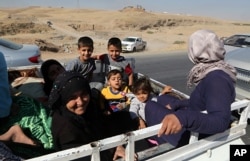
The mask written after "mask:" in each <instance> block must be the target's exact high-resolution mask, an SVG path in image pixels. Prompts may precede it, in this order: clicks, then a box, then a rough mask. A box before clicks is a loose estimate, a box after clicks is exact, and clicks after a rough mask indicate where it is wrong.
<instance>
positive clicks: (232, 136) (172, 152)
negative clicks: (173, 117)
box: [28, 100, 250, 161]
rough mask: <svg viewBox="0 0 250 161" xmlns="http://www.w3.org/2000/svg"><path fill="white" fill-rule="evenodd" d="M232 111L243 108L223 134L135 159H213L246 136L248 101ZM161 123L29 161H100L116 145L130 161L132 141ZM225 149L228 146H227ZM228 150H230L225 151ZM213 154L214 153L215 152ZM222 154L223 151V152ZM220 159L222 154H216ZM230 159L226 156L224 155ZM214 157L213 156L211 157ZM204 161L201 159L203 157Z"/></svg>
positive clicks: (160, 148) (144, 153)
mask: <svg viewBox="0 0 250 161" xmlns="http://www.w3.org/2000/svg"><path fill="white" fill-rule="evenodd" d="M231 109H232V110H238V109H244V110H243V113H242V114H241V117H240V119H239V120H238V122H236V123H234V124H233V125H232V127H231V128H230V129H228V130H226V131H225V132H222V133H218V134H215V135H212V136H210V137H207V138H205V139H202V140H198V139H197V137H198V135H197V134H195V135H194V136H193V137H191V138H192V139H190V143H189V144H188V145H185V146H183V147H180V148H178V149H173V148H174V147H173V146H171V145H169V144H167V143H166V144H165V145H164V144H163V145H160V146H156V147H153V148H149V149H145V150H143V151H141V152H138V153H137V154H138V160H150V161H163V160H167V161H171V160H178V161H179V160H189V159H192V158H193V159H197V158H199V157H204V156H202V153H206V156H207V159H209V158H212V155H213V153H214V154H216V152H212V151H213V149H216V148H217V147H220V146H223V145H226V144H227V143H230V142H234V141H235V140H236V139H240V137H241V136H242V135H245V133H246V131H245V128H246V126H247V114H248V113H249V111H250V101H248V100H241V101H237V102H234V103H233V104H232V107H231ZM160 127H161V124H159V125H155V126H152V127H148V128H145V129H141V130H136V131H132V132H129V133H127V134H121V135H117V136H114V137H110V138H106V139H103V140H99V141H96V142H92V143H90V144H87V145H83V146H80V147H76V148H71V149H68V150H63V151H60V152H56V153H52V154H48V155H44V156H41V157H37V158H33V159H29V160H28V161H37V160H39V161H57V160H58V161H59V160H60V161H66V160H74V159H77V158H81V157H84V156H90V155H91V161H100V151H103V150H106V149H110V148H113V147H116V146H118V145H125V146H126V160H127V161H133V160H134V154H135V142H136V141H139V140H142V139H145V138H148V137H150V136H154V135H156V134H157V132H158V130H159V128H160ZM194 138H195V139H194ZM234 143H235V144H243V142H240V140H239V141H237V142H234ZM227 147H229V146H228V145H227ZM228 149H229V148H228ZM214 151H216V150H214ZM224 153H225V150H224ZM219 155H220V156H221V154H219ZM224 155H228V156H229V152H228V154H224ZM214 157H216V155H215V156H214ZM203 159H204V158H203Z"/></svg>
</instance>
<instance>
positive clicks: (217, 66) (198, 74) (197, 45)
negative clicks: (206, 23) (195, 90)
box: [187, 30, 236, 87]
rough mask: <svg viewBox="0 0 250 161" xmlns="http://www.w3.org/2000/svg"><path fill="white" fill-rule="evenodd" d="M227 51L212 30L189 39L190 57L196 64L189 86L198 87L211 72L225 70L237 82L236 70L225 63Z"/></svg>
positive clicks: (189, 76)
mask: <svg viewBox="0 0 250 161" xmlns="http://www.w3.org/2000/svg"><path fill="white" fill-rule="evenodd" d="M225 53H226V51H225V49H224V44H223V43H222V42H221V40H220V39H219V38H218V36H217V35H216V34H215V33H214V32H213V31H210V30H198V31H196V32H194V33H193V34H192V35H191V36H190V38H189V46H188V57H189V59H190V60H191V61H192V62H193V63H194V64H195V66H194V67H193V68H192V69H191V71H190V72H189V75H188V82H187V84H188V86H189V87H190V86H191V85H192V84H195V85H197V84H198V83H199V82H200V80H202V79H203V78H204V77H205V76H206V75H207V74H208V73H209V72H211V71H214V70H223V71H224V72H226V73H227V74H228V75H229V76H230V77H231V78H232V79H233V81H234V82H235V81H236V70H235V68H234V67H233V66H231V65H229V64H227V63H226V62H225V61H224V55H225Z"/></svg>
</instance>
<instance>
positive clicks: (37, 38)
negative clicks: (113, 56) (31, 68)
mask: <svg viewBox="0 0 250 161" xmlns="http://www.w3.org/2000/svg"><path fill="white" fill-rule="evenodd" d="M0 19H1V22H0V28H1V30H0V36H1V37H3V38H7V39H10V40H13V41H15V42H19V43H31V44H32V43H35V44H37V45H38V46H39V47H40V49H41V53H42V59H49V58H55V59H63V58H70V57H75V56H76V55H77V52H76V48H77V46H76V43H77V40H78V38H79V37H81V36H90V37H91V38H92V39H93V40H94V42H95V50H94V54H97V53H104V52H106V44H107V41H108V39H109V38H110V37H113V36H116V37H119V38H120V39H123V38H125V37H126V36H140V37H142V38H143V39H144V40H145V41H147V44H148V46H147V48H146V50H145V51H144V53H159V52H161V53H163V52H167V51H173V50H186V46H187V40H188V37H189V35H190V34H191V33H193V32H194V31H196V30H198V29H210V30H213V31H215V32H216V33H217V34H218V35H219V36H220V37H227V36H230V35H232V34H235V33H246V32H249V30H250V23H245V22H229V21H224V20H217V19H211V18H207V17H194V16H184V15H170V14H165V13H153V12H149V11H147V10H146V9H144V8H142V7H139V8H138V7H125V8H123V9H121V10H118V11H105V10H91V9H65V8H42V7H28V8H22V9H1V11H0Z"/></svg>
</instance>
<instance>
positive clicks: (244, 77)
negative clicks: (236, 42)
mask: <svg viewBox="0 0 250 161" xmlns="http://www.w3.org/2000/svg"><path fill="white" fill-rule="evenodd" d="M225 61H226V62H227V63H229V64H231V65H232V66H234V67H235V69H236V71H237V81H236V86H235V90H236V98H237V99H238V100H241V99H250V48H249V47H246V48H240V49H236V50H233V51H230V52H228V53H227V54H226V55H225ZM248 118H249V119H250V114H249V115H248Z"/></svg>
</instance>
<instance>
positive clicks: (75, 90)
mask: <svg viewBox="0 0 250 161" xmlns="http://www.w3.org/2000/svg"><path fill="white" fill-rule="evenodd" d="M49 107H50V108H51V109H52V135H53V143H54V147H55V149H56V150H58V151H59V150H64V149H68V148H73V147H77V146H81V145H84V144H88V143H90V142H93V141H97V140H99V139H103V138H105V137H109V136H112V135H116V134H119V133H123V132H126V131H129V130H133V129H135V127H136V126H138V125H134V126H131V125H133V122H132V121H131V122H130V120H131V119H130V115H129V113H128V112H121V113H115V114H114V115H109V116H105V115H102V112H101V110H100V108H99V106H98V103H97V101H94V100H93V98H92V94H91V89H90V86H89V83H88V81H87V80H86V79H85V78H84V77H83V76H82V75H80V74H79V73H76V72H70V71H66V72H64V73H62V74H60V75H59V76H58V77H57V78H56V80H55V83H54V85H53V88H52V91H51V94H50V97H49ZM118 123H119V124H118ZM114 150H115V154H114ZM113 154H114V155H113ZM124 154H125V153H124V148H123V147H122V146H118V147H117V148H116V149H113V151H104V152H102V153H101V158H102V160H112V159H113V157H114V158H116V157H119V156H120V157H125V156H124ZM86 160H89V158H86Z"/></svg>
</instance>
